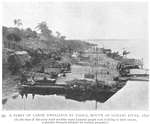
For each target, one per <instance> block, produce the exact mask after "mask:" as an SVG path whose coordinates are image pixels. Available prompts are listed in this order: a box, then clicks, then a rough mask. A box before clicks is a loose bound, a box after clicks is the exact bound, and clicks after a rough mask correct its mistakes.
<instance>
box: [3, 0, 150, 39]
mask: <svg viewBox="0 0 150 124" xmlns="http://www.w3.org/2000/svg"><path fill="white" fill-rule="evenodd" d="M14 19H21V20H22V23H23V28H27V27H31V28H32V29H33V30H35V29H34V28H35V27H36V26H37V24H38V23H40V22H42V21H46V22H47V24H48V26H49V29H51V30H52V31H53V33H55V32H56V31H59V32H60V33H61V34H62V35H65V36H66V37H67V39H148V3H144V2H125V3H124V2H53V3H52V2H51V3H50V2H49V3H44V2H41V3H37V2H36V3H29V2H27V3H23V2H20V3H19V2H18V3H15V2H8V3H6V2H3V21H2V25H3V26H7V27H14V23H13V20H14Z"/></svg>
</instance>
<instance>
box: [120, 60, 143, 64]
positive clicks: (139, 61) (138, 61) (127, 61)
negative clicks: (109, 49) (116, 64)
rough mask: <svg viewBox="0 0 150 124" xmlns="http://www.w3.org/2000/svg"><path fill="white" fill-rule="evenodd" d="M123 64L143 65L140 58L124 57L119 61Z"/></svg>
mask: <svg viewBox="0 0 150 124" xmlns="http://www.w3.org/2000/svg"><path fill="white" fill-rule="evenodd" d="M121 64H122V65H123V64H124V65H143V62H142V61H141V60H140V59H125V60H123V61H122V62H121Z"/></svg>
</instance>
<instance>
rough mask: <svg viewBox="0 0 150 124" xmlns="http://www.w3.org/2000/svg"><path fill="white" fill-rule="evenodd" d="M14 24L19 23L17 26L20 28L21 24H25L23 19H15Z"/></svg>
mask: <svg viewBox="0 0 150 124" xmlns="http://www.w3.org/2000/svg"><path fill="white" fill-rule="evenodd" d="M14 25H17V27H18V28H19V26H21V25H23V24H22V21H21V20H20V19H14Z"/></svg>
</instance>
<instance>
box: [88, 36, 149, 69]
mask: <svg viewBox="0 0 150 124" xmlns="http://www.w3.org/2000/svg"><path fill="white" fill-rule="evenodd" d="M87 42H90V43H94V44H98V46H99V47H104V48H110V49H112V51H113V52H117V51H119V53H120V54H122V52H123V49H125V50H126V51H129V52H130V54H128V56H127V57H128V58H135V59H142V58H143V62H144V68H146V69H148V68H149V41H148V40H118V39H117V40H111V39H110V40H107V39H104V40H89V41H88V40H87Z"/></svg>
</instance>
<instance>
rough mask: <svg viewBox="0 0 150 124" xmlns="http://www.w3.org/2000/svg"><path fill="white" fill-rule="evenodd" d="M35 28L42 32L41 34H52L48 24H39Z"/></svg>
mask: <svg viewBox="0 0 150 124" xmlns="http://www.w3.org/2000/svg"><path fill="white" fill-rule="evenodd" d="M35 28H37V29H38V30H40V31H41V33H42V34H44V35H49V34H51V33H52V31H51V30H49V28H48V26H47V23H46V22H41V23H38V25H37V26H36V27H35Z"/></svg>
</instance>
